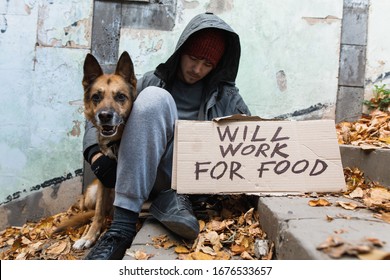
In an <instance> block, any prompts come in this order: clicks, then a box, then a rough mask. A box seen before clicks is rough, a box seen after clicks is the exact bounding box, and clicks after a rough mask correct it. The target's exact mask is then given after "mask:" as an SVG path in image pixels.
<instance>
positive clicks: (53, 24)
mask: <svg viewBox="0 0 390 280" xmlns="http://www.w3.org/2000/svg"><path fill="white" fill-rule="evenodd" d="M367 1H369V0H345V1H342V0H300V1H296V0H274V1H268V0H260V1H250V2H248V1H241V0H226V1H225V0H224V1H222V0H197V1H192V0H177V1H173V0H171V3H175V7H173V9H172V10H167V13H168V14H169V16H170V18H173V19H174V22H173V23H172V22H168V25H170V26H169V28H166V29H165V30H162V29H161V28H158V27H156V28H146V27H144V24H146V23H147V22H146V21H145V22H137V26H133V27H132V26H131V24H132V23H131V22H132V21H131V20H129V19H126V18H125V19H123V18H122V20H123V22H122V23H125V24H124V25H125V26H124V27H123V28H121V29H120V39H119V40H118V42H117V44H118V46H117V48H118V50H119V53H120V52H122V51H123V50H127V51H129V53H130V54H131V56H132V58H133V60H134V62H135V67H136V72H137V76H140V75H142V74H143V73H144V72H146V71H148V70H152V69H154V68H155V67H156V66H157V65H158V63H160V62H161V61H164V60H166V59H167V58H168V56H169V55H170V54H171V52H172V51H173V50H174V48H175V45H176V41H177V39H178V36H179V35H180V33H181V31H182V30H183V28H184V26H185V25H186V24H187V22H188V21H189V20H190V19H191V18H192V17H193V16H195V15H196V14H198V13H202V12H205V11H211V12H214V13H215V14H217V15H219V16H220V17H221V18H223V19H224V20H226V21H227V22H228V23H230V24H231V26H232V27H233V29H235V30H236V32H238V33H239V34H240V38H241V43H242V59H241V64H240V71H239V75H238V79H237V85H238V86H239V88H240V91H241V94H242V95H243V97H244V98H245V100H246V101H247V103H248V105H249V107H250V109H251V111H252V113H253V114H256V115H260V116H262V117H280V116H282V117H288V118H291V119H309V118H335V107H336V100H337V92H338V86H339V66H340V65H339V58H340V43H341V41H340V40H341V39H340V38H341V36H340V35H341V29H342V19H343V4H344V2H348V3H350V4H351V5H354V4H355V2H356V3H357V2H365V3H367ZM106 2H107V1H106ZM151 2H155V1H151ZM166 2H168V1H164V3H166ZM387 2H388V1H386V0H371V2H370V3H371V5H369V6H367V4H366V7H369V25H368V40H367V63H366V65H367V68H366V74H365V84H366V88H365V90H366V93H367V94H368V92H370V90H371V85H372V83H374V82H375V83H378V82H383V81H386V79H388V78H389V74H388V73H389V72H390V70H389V69H388V68H389V61H388V59H389V57H390V56H389V54H388V52H389V50H388V48H387V47H386V46H387V45H389V40H390V39H389V36H390V35H389V33H388V32H387V33H386V31H385V29H383V26H384V23H383V19H384V18H386V15H387V14H388V13H389V12H390V4H389V3H387ZM93 3H94V1H93V0H51V1H49V0H24V1H23V0H7V1H1V2H0V49H1V52H0V84H1V87H0V91H1V92H0V102H1V104H2V111H1V114H0V128H1V129H0V204H7V203H9V202H11V201H14V200H16V199H17V198H20V197H24V196H26V195H28V194H31V193H33V192H35V191H37V190H41V189H43V188H46V187H53V186H58V185H60V183H61V182H63V181H68V180H70V179H72V181H74V182H78V184H79V183H80V180H78V178H75V177H79V176H80V175H81V173H82V167H83V162H82V153H81V150H82V144H81V143H82V135H83V132H84V129H83V124H84V117H83V108H82V87H81V76H82V64H83V60H84V57H85V54H86V53H88V52H90V51H91V49H92V50H93V49H94V48H95V47H97V48H99V47H101V46H103V45H104V44H105V42H100V43H99V44H98V43H97V42H99V40H96V41H95V46H93V43H92V41H93V40H92V39H93V38H92V30H93V28H92V27H93V26H92V25H93V24H92V23H93V18H92V15H93V13H94V10H93ZM118 3H121V1H117V2H116V4H118ZM357 4H359V3H357ZM144 12H145V11H144ZM128 14H129V13H124V16H126V15H128ZM95 19H96V20H99V18H95ZM344 24H345V23H344ZM160 27H161V26H160ZM95 39H96V38H95ZM98 39H101V38H98ZM107 43H108V42H107ZM110 43H113V42H110ZM113 44H114V45H115V44H116V43H115V42H114V43H113ZM113 47H114V46H113ZM75 179H76V180H75Z"/></svg>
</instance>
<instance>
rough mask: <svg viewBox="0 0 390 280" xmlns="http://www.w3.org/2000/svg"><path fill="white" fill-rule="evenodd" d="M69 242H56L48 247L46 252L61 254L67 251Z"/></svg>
mask: <svg viewBox="0 0 390 280" xmlns="http://www.w3.org/2000/svg"><path fill="white" fill-rule="evenodd" d="M66 247H67V243H66V242H65V241H60V242H56V243H54V244H53V245H51V246H50V247H49V248H47V249H46V253H47V254H50V255H59V254H61V253H63V252H64V251H65V249H66Z"/></svg>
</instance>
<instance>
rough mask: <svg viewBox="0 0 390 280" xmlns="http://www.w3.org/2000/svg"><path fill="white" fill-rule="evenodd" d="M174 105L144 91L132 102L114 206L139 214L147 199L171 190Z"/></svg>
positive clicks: (163, 94)
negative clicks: (162, 191)
mask: <svg viewBox="0 0 390 280" xmlns="http://www.w3.org/2000/svg"><path fill="white" fill-rule="evenodd" d="M177 118H178V115H177V109H176V104H175V101H174V100H173V98H172V96H171V94H170V93H168V92H167V91H166V90H164V89H161V88H158V87H147V88H145V89H144V90H143V91H141V92H140V93H139V95H138V97H137V99H136V101H135V102H134V105H133V109H132V111H131V114H130V117H129V120H128V121H127V123H126V127H125V129H124V132H123V136H122V140H121V144H120V147H119V152H118V168H117V181H116V185H115V201H114V205H115V206H118V207H121V208H125V209H128V210H131V211H134V212H137V213H139V212H140V211H141V207H142V204H143V203H144V202H145V201H146V200H147V199H148V198H149V195H151V194H154V193H158V192H159V191H161V190H165V189H169V188H170V187H171V178H172V157H173V136H174V126H175V121H176V120H177Z"/></svg>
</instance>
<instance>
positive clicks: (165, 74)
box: [84, 13, 250, 160]
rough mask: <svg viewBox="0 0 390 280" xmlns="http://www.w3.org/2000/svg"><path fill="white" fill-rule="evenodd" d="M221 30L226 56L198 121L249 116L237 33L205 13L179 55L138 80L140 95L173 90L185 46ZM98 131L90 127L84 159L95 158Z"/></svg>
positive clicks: (208, 83) (209, 80)
mask: <svg viewBox="0 0 390 280" xmlns="http://www.w3.org/2000/svg"><path fill="white" fill-rule="evenodd" d="M205 28H218V29H222V30H225V31H226V34H227V36H226V37H227V39H226V47H225V53H224V55H223V57H222V58H221V60H220V61H219V63H218V65H217V67H216V68H215V69H213V70H212V71H211V72H210V73H209V75H208V76H207V77H206V78H205V79H206V80H205V86H204V92H203V95H204V97H205V98H203V100H204V101H203V102H202V104H201V107H200V110H199V115H198V119H199V120H212V119H213V118H216V117H222V116H229V115H233V114H247V115H250V111H249V109H248V107H247V105H246V104H245V102H244V100H243V99H242V97H241V95H240V94H239V91H238V88H237V87H236V86H235V80H236V77H237V72H238V67H239V62H240V55H241V46H240V39H239V36H238V35H237V33H235V32H234V31H233V29H232V28H231V27H230V26H229V25H228V24H227V23H225V22H224V21H223V20H222V19H220V18H219V17H217V16H216V15H214V14H210V13H205V14H200V15H198V16H196V17H194V18H193V19H192V20H191V21H190V22H189V23H188V25H187V26H186V28H185V29H184V31H183V33H182V34H181V36H180V38H179V41H178V43H177V45H176V49H175V52H174V53H173V54H172V55H171V56H170V57H169V58H168V60H167V61H166V62H165V63H161V64H160V65H158V66H157V68H156V70H154V71H150V72H148V73H146V74H145V75H144V76H143V77H142V78H140V79H139V80H138V83H137V92H138V93H139V92H141V91H142V90H143V89H144V88H146V87H148V86H158V87H162V88H164V89H166V90H167V91H168V92H169V91H170V89H171V87H172V84H173V81H174V79H175V78H176V73H177V67H178V66H179V63H180V55H181V47H182V46H183V44H184V42H185V41H186V40H187V39H188V38H189V37H190V36H191V34H193V33H195V32H197V31H199V30H202V29H205ZM96 145H97V139H96V129H95V128H94V127H92V126H91V124H87V127H86V132H85V135H84V156H85V158H86V159H87V160H89V159H90V157H91V156H92V154H93V153H92V151H93V150H95V151H96V149H97V147H96Z"/></svg>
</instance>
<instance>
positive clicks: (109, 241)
mask: <svg viewBox="0 0 390 280" xmlns="http://www.w3.org/2000/svg"><path fill="white" fill-rule="evenodd" d="M240 53H241V48H240V41H239V37H238V35H237V34H236V33H235V32H234V31H233V30H232V29H231V27H230V26H229V25H227V24H226V23H225V22H224V21H223V20H222V19H220V18H219V17H217V16H215V15H213V14H211V13H205V14H200V15H198V16H196V17H194V18H193V19H192V20H191V21H190V22H189V23H188V25H187V27H186V28H185V29H184V31H183V33H182V35H181V36H180V38H179V41H178V43H177V46H176V49H175V52H174V53H173V54H172V55H171V57H169V59H168V60H167V61H166V62H165V63H162V64H160V65H159V66H158V67H157V68H156V70H155V71H152V72H148V73H146V74H145V75H144V76H143V77H142V78H141V79H140V80H139V81H138V84H137V92H138V97H137V99H136V101H135V103H134V105H133V109H132V112H131V114H130V117H129V120H128V122H127V124H126V127H125V130H124V133H123V136H122V140H121V144H120V147H119V152H118V162H117V163H116V162H115V161H114V160H111V159H109V158H108V157H106V156H104V155H102V153H101V152H100V151H99V148H98V146H97V144H96V130H95V128H94V127H92V126H91V125H90V124H88V125H87V129H86V132H85V136H84V157H85V158H86V160H87V161H88V162H90V163H91V168H92V170H93V171H94V173H95V175H96V177H97V178H98V179H100V180H101V181H102V183H103V184H104V185H105V186H108V187H115V201H114V217H113V221H112V224H111V227H110V228H109V229H108V230H107V231H106V233H105V234H104V235H103V236H102V237H101V238H100V239H99V241H98V242H97V243H96V245H95V246H94V247H93V248H92V250H91V251H90V253H89V254H88V255H87V257H86V259H122V258H123V256H124V254H125V251H126V249H127V248H129V247H130V245H131V243H132V240H133V237H134V235H135V233H136V222H137V219H138V214H139V213H140V211H141V207H142V204H143V203H144V202H145V201H146V200H148V199H150V200H151V201H152V204H151V207H150V213H151V214H152V215H153V216H154V217H155V218H156V219H157V220H158V221H160V222H161V223H162V224H163V225H164V226H166V227H167V228H168V229H170V230H171V231H173V232H174V233H176V234H178V235H179V236H181V237H183V238H186V239H195V238H196V237H197V236H198V233H199V224H198V221H197V219H196V217H195V216H194V213H193V211H192V205H191V202H190V201H189V199H188V197H187V196H185V195H178V194H177V193H176V192H175V191H174V190H172V189H171V188H170V186H171V173H172V156H173V136H174V124H175V121H176V120H177V119H187V120H211V119H213V118H215V117H221V116H228V115H232V114H247V115H249V114H250V112H249V110H248V107H247V106H246V104H245V103H244V101H243V99H242V98H241V96H240V95H239V93H238V89H237V88H236V87H235V79H236V76H237V71H238V66H239V60H240Z"/></svg>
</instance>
